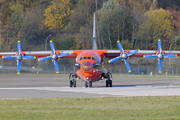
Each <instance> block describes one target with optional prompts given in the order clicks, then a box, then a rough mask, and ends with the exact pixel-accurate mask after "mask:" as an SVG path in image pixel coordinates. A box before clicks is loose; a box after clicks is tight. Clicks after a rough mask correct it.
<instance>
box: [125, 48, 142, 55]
mask: <svg viewBox="0 0 180 120" xmlns="http://www.w3.org/2000/svg"><path fill="white" fill-rule="evenodd" d="M139 51H140V50H139V49H137V50H134V51H133V52H130V53H128V54H127V56H130V55H133V54H136V53H137V52H139Z"/></svg>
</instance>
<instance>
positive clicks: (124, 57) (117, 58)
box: [108, 40, 140, 72]
mask: <svg viewBox="0 0 180 120" xmlns="http://www.w3.org/2000/svg"><path fill="white" fill-rule="evenodd" d="M117 44H118V47H119V49H120V51H121V54H120V56H118V57H115V58H113V59H110V60H109V61H108V62H109V63H112V62H115V61H118V60H121V59H122V60H124V63H125V65H126V68H127V70H128V72H131V68H130V65H129V62H128V60H127V58H128V57H129V56H131V55H133V54H136V53H137V52H138V51H140V50H139V49H137V50H134V51H132V52H130V53H125V52H124V50H123V47H122V45H121V43H120V42H119V40H118V41H117Z"/></svg>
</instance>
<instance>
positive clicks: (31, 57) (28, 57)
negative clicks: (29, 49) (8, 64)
mask: <svg viewBox="0 0 180 120" xmlns="http://www.w3.org/2000/svg"><path fill="white" fill-rule="evenodd" d="M22 58H23V59H36V56H23V57H22Z"/></svg>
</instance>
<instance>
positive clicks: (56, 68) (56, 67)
mask: <svg viewBox="0 0 180 120" xmlns="http://www.w3.org/2000/svg"><path fill="white" fill-rule="evenodd" d="M54 66H55V70H56V73H59V67H58V62H57V60H54Z"/></svg>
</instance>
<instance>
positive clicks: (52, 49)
mask: <svg viewBox="0 0 180 120" xmlns="http://www.w3.org/2000/svg"><path fill="white" fill-rule="evenodd" d="M50 47H51V51H52V53H53V54H55V49H54V44H53V41H52V40H50Z"/></svg>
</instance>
